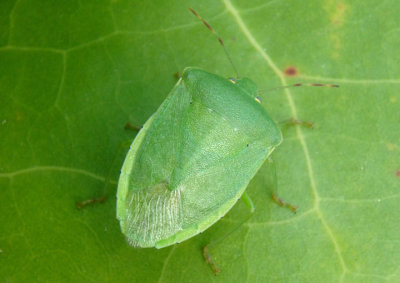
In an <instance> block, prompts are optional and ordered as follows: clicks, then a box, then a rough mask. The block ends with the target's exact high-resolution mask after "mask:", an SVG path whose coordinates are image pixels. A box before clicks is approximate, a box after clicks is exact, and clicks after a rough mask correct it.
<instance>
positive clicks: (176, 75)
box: [174, 72, 182, 80]
mask: <svg viewBox="0 0 400 283" xmlns="http://www.w3.org/2000/svg"><path fill="white" fill-rule="evenodd" d="M181 77H182V74H181V73H179V72H176V73H175V74H174V78H175V79H177V80H179V79H180V78H181Z"/></svg>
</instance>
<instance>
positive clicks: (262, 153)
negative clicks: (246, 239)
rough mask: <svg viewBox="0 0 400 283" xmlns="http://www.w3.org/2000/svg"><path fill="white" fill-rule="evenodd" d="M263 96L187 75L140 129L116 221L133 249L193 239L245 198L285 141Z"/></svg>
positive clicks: (233, 83) (192, 72) (236, 84)
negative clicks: (275, 150)
mask: <svg viewBox="0 0 400 283" xmlns="http://www.w3.org/2000/svg"><path fill="white" fill-rule="evenodd" d="M191 11H192V12H193V13H194V14H195V15H196V16H197V17H198V18H199V19H200V20H202V21H203V23H204V24H205V25H206V26H207V27H208V28H209V29H210V30H211V31H213V32H214V33H215V31H214V30H213V29H212V28H211V27H210V26H209V25H208V24H207V23H206V22H205V21H204V20H203V19H201V18H200V16H199V15H198V14H197V13H196V12H195V11H193V10H192V9H191ZM218 39H219V41H220V43H221V44H222V45H223V42H222V40H221V39H220V38H219V37H218ZM225 52H226V50H225ZM228 58H229V60H230V57H229V55H228ZM295 86H298V85H295ZM257 92H258V90H257V86H256V85H255V83H254V82H252V81H251V80H250V79H247V78H241V79H237V80H233V79H225V78H222V77H220V76H218V75H215V74H212V73H209V72H207V71H204V70H201V69H198V68H193V67H188V68H186V69H185V70H184V72H183V74H182V77H181V78H180V79H179V81H178V82H177V84H176V85H175V87H174V88H173V89H172V91H171V92H170V93H169V95H168V97H167V98H166V99H165V100H164V102H163V103H162V104H161V106H160V107H159V108H158V110H157V111H156V112H155V113H154V114H153V115H152V116H151V117H150V118H149V119H148V120H147V122H146V123H145V124H144V126H143V127H142V129H141V130H140V131H139V133H138V135H137V136H136V138H135V140H134V141H133V143H132V145H131V147H130V149H129V152H128V154H127V156H126V159H125V161H124V164H123V167H122V170H121V175H120V179H119V182H118V193H117V218H118V220H119V221H120V226H121V230H122V232H123V234H125V236H126V238H127V240H128V242H129V243H130V244H131V245H132V246H135V247H142V248H148V247H155V248H163V247H167V246H170V245H173V244H175V243H179V242H182V241H184V240H186V239H189V238H191V237H193V236H195V235H197V234H199V233H200V232H202V231H204V230H206V229H207V228H208V227H210V226H211V225H213V224H214V223H215V222H217V221H218V220H219V219H220V218H221V217H223V216H224V215H225V214H226V213H227V212H228V211H229V210H230V209H231V208H232V206H233V205H234V204H235V203H236V202H237V200H238V199H239V198H240V197H241V196H242V195H243V193H244V191H245V189H246V187H247V185H248V184H249V182H250V180H251V179H252V178H253V176H254V175H255V174H256V173H257V171H258V170H259V168H260V167H261V165H262V164H263V163H264V162H265V161H266V159H267V158H268V156H269V155H270V154H271V153H272V152H273V150H274V149H275V148H276V147H277V146H278V145H279V144H280V143H281V141H282V134H281V131H280V129H279V127H278V126H277V125H276V124H275V123H274V121H273V120H272V119H271V118H270V117H269V115H268V114H267V113H266V111H265V109H264V108H263V107H262V106H261V104H260V103H261V101H260V99H259V98H258V97H257ZM248 201H249V202H250V203H251V201H250V200H248ZM204 254H206V251H205V252H204ZM205 257H206V259H207V261H208V256H205Z"/></svg>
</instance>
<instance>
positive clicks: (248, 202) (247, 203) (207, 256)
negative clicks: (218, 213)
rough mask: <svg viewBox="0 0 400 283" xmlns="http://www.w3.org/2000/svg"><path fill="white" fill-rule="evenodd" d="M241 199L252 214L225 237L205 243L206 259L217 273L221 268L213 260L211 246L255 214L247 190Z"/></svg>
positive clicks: (204, 252)
mask: <svg viewBox="0 0 400 283" xmlns="http://www.w3.org/2000/svg"><path fill="white" fill-rule="evenodd" d="M241 199H242V200H243V202H244V204H245V205H246V206H247V208H249V210H250V212H251V213H250V215H249V216H248V217H246V218H245V219H244V220H243V221H241V222H240V223H239V224H238V225H236V227H235V228H233V229H232V230H231V231H229V232H228V233H226V234H225V235H224V236H223V237H221V238H219V239H218V240H215V241H213V242H210V243H208V244H207V245H205V246H204V247H203V256H204V259H205V260H206V263H207V264H209V265H210V266H211V269H212V271H213V272H214V274H215V275H218V273H219V272H221V270H220V269H219V268H218V266H217V265H216V264H215V262H214V261H213V260H212V258H211V255H210V252H209V248H210V247H212V246H214V245H216V244H218V243H219V242H221V241H222V240H224V239H225V238H227V237H228V236H230V235H231V234H232V233H233V232H235V231H236V230H238V229H239V228H240V227H241V226H242V225H243V223H245V222H247V220H249V219H250V217H251V216H252V215H253V212H254V211H255V206H254V203H253V201H252V200H251V198H250V196H249V195H248V194H247V192H246V191H245V192H244V193H243V194H242V197H241Z"/></svg>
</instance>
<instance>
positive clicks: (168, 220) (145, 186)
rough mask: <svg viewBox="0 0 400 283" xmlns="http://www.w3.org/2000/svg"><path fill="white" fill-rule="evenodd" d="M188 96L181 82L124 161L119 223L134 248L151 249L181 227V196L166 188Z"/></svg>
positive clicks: (147, 125)
mask: <svg viewBox="0 0 400 283" xmlns="http://www.w3.org/2000/svg"><path fill="white" fill-rule="evenodd" d="M190 101H191V96H190V94H189V93H187V92H186V91H185V90H184V87H183V85H182V84H181V81H180V82H178V83H177V85H176V86H175V88H174V89H173V90H172V92H171V93H170V94H169V96H168V97H167V99H166V100H165V101H164V102H163V104H162V105H161V106H160V108H159V109H158V110H157V112H155V113H154V114H153V116H152V117H151V118H150V119H149V120H148V121H147V122H146V123H145V125H144V126H143V128H142V130H141V131H140V132H139V134H138V136H137V137H136V139H135V141H134V142H133V144H132V146H131V149H130V151H129V153H128V155H127V159H126V160H125V163H124V166H123V168H122V172H121V177H120V181H119V187H118V219H119V220H120V224H121V229H122V231H123V232H124V233H125V234H126V235H127V238H128V241H129V242H130V244H131V245H133V246H140V247H152V246H154V245H155V243H156V242H157V241H158V240H160V239H163V238H166V237H169V236H171V235H173V234H174V233H176V232H177V231H179V230H180V229H181V226H182V203H181V192H180V190H172V189H171V188H170V186H169V178H170V175H171V172H172V170H173V168H174V166H175V164H176V163H177V162H178V161H177V159H178V158H179V151H180V150H179V148H180V143H181V138H180V137H181V136H182V123H184V120H185V119H184V116H185V115H186V112H187V108H188V106H189V105H190Z"/></svg>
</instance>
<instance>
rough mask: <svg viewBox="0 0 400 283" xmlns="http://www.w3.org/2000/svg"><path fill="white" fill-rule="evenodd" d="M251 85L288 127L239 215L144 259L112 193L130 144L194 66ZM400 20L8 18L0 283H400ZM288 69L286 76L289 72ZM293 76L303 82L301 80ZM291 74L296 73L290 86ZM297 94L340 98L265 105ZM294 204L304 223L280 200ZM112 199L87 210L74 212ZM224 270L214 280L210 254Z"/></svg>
mask: <svg viewBox="0 0 400 283" xmlns="http://www.w3.org/2000/svg"><path fill="white" fill-rule="evenodd" d="M188 7H192V8H194V9H195V10H196V11H197V12H198V13H199V14H200V15H202V17H203V18H205V19H206V20H207V21H208V22H209V23H210V24H211V25H212V26H213V27H214V29H216V30H217V31H218V33H219V34H220V36H221V37H222V38H223V39H224V42H225V45H226V47H227V48H228V50H229V52H230V54H231V57H232V58H233V61H234V62H235V64H236V67H237V69H238V70H239V72H240V75H241V76H245V77H249V78H251V79H252V80H254V81H255V82H256V83H257V85H258V86H259V88H260V89H261V90H264V91H263V92H262V94H261V98H262V101H263V106H264V107H265V108H266V109H267V111H268V112H269V113H270V115H271V116H272V117H273V118H274V119H275V120H276V121H285V120H287V119H289V118H291V117H293V118H297V119H301V120H305V121H312V122H313V123H314V125H315V126H314V129H312V130H311V129H308V128H305V127H298V126H296V127H289V126H283V127H282V130H283V135H284V142H283V143H282V145H281V146H280V147H279V148H278V149H277V150H276V151H275V152H274V153H273V159H274V162H275V164H276V171H277V176H278V180H277V183H278V188H274V186H273V181H272V179H271V169H270V168H268V167H267V166H264V167H263V168H262V169H261V170H260V172H259V173H258V174H257V175H256V177H255V178H254V179H253V180H252V182H251V183H250V185H249V187H248V190H247V191H248V193H249V195H250V196H251V197H252V199H253V200H254V202H255V206H256V212H255V214H254V215H253V216H252V217H251V219H250V220H249V221H247V222H246V223H245V224H243V225H242V226H240V227H239V228H237V229H236V227H237V225H238V224H239V223H240V222H241V221H242V220H243V219H245V218H246V217H247V216H248V210H247V209H246V207H245V206H244V205H243V203H242V202H238V203H237V205H236V206H235V207H234V208H233V209H232V211H231V212H229V214H228V215H227V216H226V217H224V218H223V219H222V220H221V221H219V222H218V223H217V224H216V225H214V226H213V227H212V228H210V229H209V230H207V231H206V232H205V233H203V234H201V235H198V236H197V237H194V238H192V239H190V240H188V241H185V242H183V243H181V244H179V245H175V246H173V247H169V248H165V249H161V250H156V249H134V248H131V247H130V246H129V245H128V244H127V242H126V241H125V239H124V237H123V235H122V234H121V232H120V228H119V223H118V221H117V220H116V212H115V209H116V207H115V206H116V201H115V194H116V184H117V180H118V176H119V170H120V168H121V166H122V162H123V159H124V155H125V153H126V151H127V147H124V146H123V145H124V144H125V143H126V142H127V141H128V143H129V142H130V141H131V140H133V138H134V135H135V133H134V132H129V131H126V130H124V125H125V123H126V122H127V121H130V122H131V123H132V124H136V125H142V124H143V123H144V122H145V121H146V120H147V119H148V118H149V117H150V115H151V114H152V113H153V112H154V111H155V110H156V109H157V107H158V106H159V105H160V104H161V102H162V101H163V99H164V98H165V97H166V96H167V94H168V93H169V91H170V90H171V89H172V87H173V85H174V84H175V82H176V78H175V77H174V74H175V73H176V72H182V70H183V69H184V68H185V67H187V66H197V67H201V68H203V69H205V70H208V71H211V72H214V73H216V74H219V75H222V76H225V77H233V76H235V73H234V71H233V69H232V67H231V66H230V64H229V62H228V60H227V58H226V56H225V55H224V51H223V49H222V48H221V47H220V46H219V45H218V42H217V40H216V39H215V37H214V35H213V34H211V33H210V32H209V31H208V30H207V29H206V28H205V27H204V26H203V25H202V23H201V22H200V21H198V20H197V19H196V18H195V17H193V15H192V14H191V13H190V12H189V11H188V9H187V8H188ZM399 13H400V4H399V3H398V2H396V1H394V0H391V1H383V2H382V1H372V0H368V1H333V0H327V1H324V2H321V1H307V2H304V1H303V2H300V1H296V2H294V1H282V0H280V1H268V2H265V1H252V2H251V3H249V2H248V1H233V0H224V1H220V2H216V1H207V2H204V1H201V3H200V2H199V1H193V2H191V3H188V2H187V1H173V2H171V1H123V0H120V1H84V2H78V1H66V2H60V1H56V2H54V3H46V4H44V3H33V2H29V1H25V0H20V1H2V3H1V4H0V22H1V25H0V66H1V68H0V227H1V228H0V278H4V279H5V280H6V281H9V282H22V281H52V282H56V281H57V282H58V281H70V282H71V281H88V282H91V281H93V282H99V281H113V282H119V281H120V282H125V281H129V282H189V281H191V282H205V281H208V282H210V281H216V282H232V281H236V282H276V281H280V282H292V281H293V282H321V281H324V282H338V281H346V282H385V281H390V282H394V281H399V280H400V270H399V262H400V238H399V235H400V210H399V209H398V200H399V196H400V131H399V125H400V111H399V109H400V108H399V107H400V94H399V93H400V79H399V72H400V50H399V46H400V36H399V28H398V15H399ZM288 70H289V71H288ZM290 70H291V71H290ZM293 71H295V73H296V74H295V76H293V75H288V74H287V72H289V73H293ZM297 82H322V83H334V84H340V88H311V87H310V88H307V87H304V88H291V89H278V90H268V89H271V88H275V87H279V86H282V85H287V84H291V83H297ZM273 190H277V191H278V194H279V196H280V197H281V198H283V199H284V200H286V201H289V202H291V203H293V204H295V205H297V206H298V212H297V214H293V213H292V212H291V211H289V210H287V209H282V208H280V207H279V206H278V205H276V204H275V203H274V202H273V201H272V200H271V192H272V191H273ZM104 193H106V194H107V199H106V200H105V201H104V202H102V203H96V204H95V205H93V206H88V207H85V208H84V209H81V210H78V209H77V208H76V203H77V202H79V201H82V200H85V199H90V198H93V197H101V196H102V195H103V194H104ZM232 230H235V232H234V233H232V234H231V235H230V236H229V237H227V238H225V239H224V241H222V242H220V243H218V244H216V245H214V246H212V247H210V253H211V255H212V257H213V260H214V261H215V263H216V264H217V265H218V267H219V268H220V269H221V270H222V272H221V273H220V275H219V276H217V277H215V276H214V275H213V273H212V271H211V269H210V268H209V266H207V265H206V263H205V261H204V259H203V257H202V253H201V247H202V246H203V245H205V244H206V243H208V242H209V241H210V240H213V239H214V240H215V239H219V238H221V237H224V235H225V234H226V233H227V232H229V231H232Z"/></svg>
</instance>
